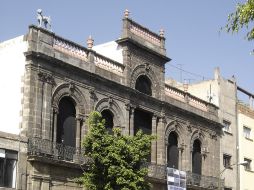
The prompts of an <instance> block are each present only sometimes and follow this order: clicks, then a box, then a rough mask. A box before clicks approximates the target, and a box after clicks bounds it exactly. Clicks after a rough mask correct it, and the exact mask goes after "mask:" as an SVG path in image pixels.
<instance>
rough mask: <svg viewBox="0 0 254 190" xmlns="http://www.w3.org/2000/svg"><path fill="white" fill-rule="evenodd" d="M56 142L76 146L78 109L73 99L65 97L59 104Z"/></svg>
mask: <svg viewBox="0 0 254 190" xmlns="http://www.w3.org/2000/svg"><path fill="white" fill-rule="evenodd" d="M58 108H59V114H58V117H57V135H56V142H57V143H62V144H64V145H67V146H72V147H75V146H76V109H75V105H74V103H73V101H72V99H71V98H69V97H64V98H62V99H61V100H60V102H59V106H58Z"/></svg>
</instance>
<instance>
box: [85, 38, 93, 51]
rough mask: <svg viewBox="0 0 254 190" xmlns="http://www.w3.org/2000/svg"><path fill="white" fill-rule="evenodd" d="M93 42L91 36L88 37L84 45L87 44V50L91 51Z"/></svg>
mask: <svg viewBox="0 0 254 190" xmlns="http://www.w3.org/2000/svg"><path fill="white" fill-rule="evenodd" d="M93 42H94V40H93V38H92V36H91V35H90V36H89V37H88V39H87V41H86V44H87V48H88V49H92V48H93Z"/></svg>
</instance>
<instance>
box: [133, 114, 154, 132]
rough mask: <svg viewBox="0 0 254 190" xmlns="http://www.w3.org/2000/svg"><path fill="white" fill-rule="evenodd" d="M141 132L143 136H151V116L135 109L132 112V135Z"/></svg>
mask: <svg viewBox="0 0 254 190" xmlns="http://www.w3.org/2000/svg"><path fill="white" fill-rule="evenodd" d="M139 130H142V131H143V133H145V134H148V135H150V134H152V114H151V113H149V112H145V111H142V110H138V109H136V110H135V112H134V135H135V134H136V133H137V132H138V131H139Z"/></svg>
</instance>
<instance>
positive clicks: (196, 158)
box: [192, 139, 202, 175]
mask: <svg viewBox="0 0 254 190" xmlns="http://www.w3.org/2000/svg"><path fill="white" fill-rule="evenodd" d="M201 171H202V156H201V142H200V141H199V140H198V139H196V140H195V141H194V143H193V151H192V172H193V173H195V174H199V175H201Z"/></svg>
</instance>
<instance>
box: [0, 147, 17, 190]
mask: <svg viewBox="0 0 254 190" xmlns="http://www.w3.org/2000/svg"><path fill="white" fill-rule="evenodd" d="M17 158H18V154H17V152H16V151H11V150H4V149H0V187H9V188H15V186H16V170H17V166H16V164H17Z"/></svg>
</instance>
